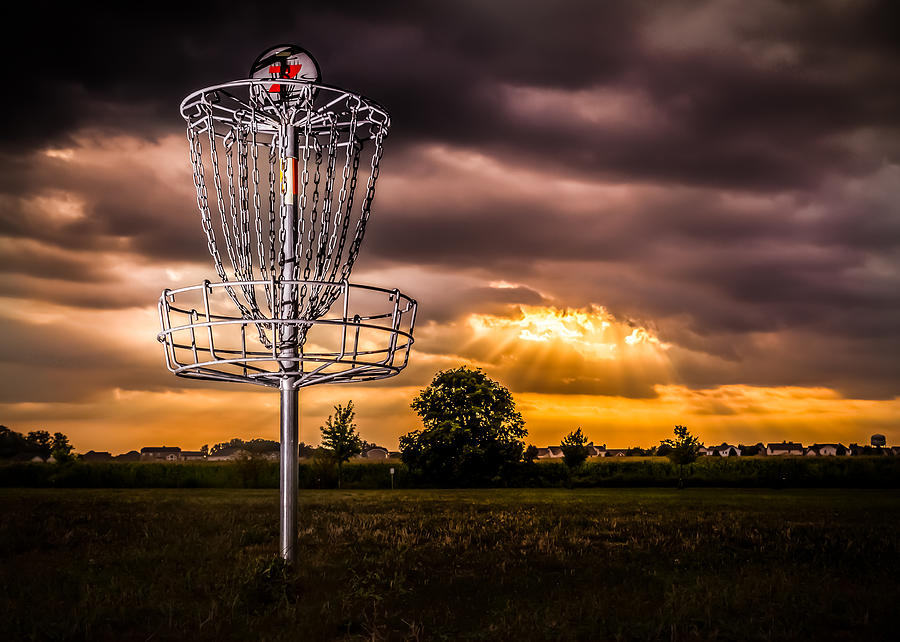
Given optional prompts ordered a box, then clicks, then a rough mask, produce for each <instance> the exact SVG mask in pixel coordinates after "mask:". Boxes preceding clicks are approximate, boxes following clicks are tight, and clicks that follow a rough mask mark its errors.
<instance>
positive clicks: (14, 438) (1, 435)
mask: <svg viewBox="0 0 900 642" xmlns="http://www.w3.org/2000/svg"><path fill="white" fill-rule="evenodd" d="M31 449H32V446H31V444H30V443H29V442H28V440H27V439H26V438H25V437H24V436H23V435H22V433H18V432H16V431H15V430H10V429H9V428H7V427H6V426H0V457H15V456H16V455H18V454H20V453H26V452H30V451H31Z"/></svg>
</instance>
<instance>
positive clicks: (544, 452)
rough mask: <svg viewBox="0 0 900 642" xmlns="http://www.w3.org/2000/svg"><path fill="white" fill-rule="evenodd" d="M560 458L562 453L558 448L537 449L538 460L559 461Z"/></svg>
mask: <svg viewBox="0 0 900 642" xmlns="http://www.w3.org/2000/svg"><path fill="white" fill-rule="evenodd" d="M562 456H563V451H562V448H560V447H559V446H547V447H546V448H538V454H537V458H538V459H560V458H561V457H562Z"/></svg>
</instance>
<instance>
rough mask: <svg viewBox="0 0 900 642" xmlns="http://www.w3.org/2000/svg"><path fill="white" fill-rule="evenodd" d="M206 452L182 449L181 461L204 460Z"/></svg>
mask: <svg viewBox="0 0 900 642" xmlns="http://www.w3.org/2000/svg"><path fill="white" fill-rule="evenodd" d="M205 459H206V454H205V453H204V452H203V451H202V450H182V451H181V461H204V460H205Z"/></svg>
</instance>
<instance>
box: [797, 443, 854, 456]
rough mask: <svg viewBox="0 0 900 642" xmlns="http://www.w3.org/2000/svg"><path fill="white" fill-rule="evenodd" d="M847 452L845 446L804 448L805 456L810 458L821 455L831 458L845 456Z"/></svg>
mask: <svg viewBox="0 0 900 642" xmlns="http://www.w3.org/2000/svg"><path fill="white" fill-rule="evenodd" d="M848 452H849V451H848V450H847V448H846V446H844V445H842V444H813V445H812V446H808V447H807V448H806V453H805V454H806V455H810V456H817V455H823V456H829V457H833V456H835V455H846V454H847V453H848Z"/></svg>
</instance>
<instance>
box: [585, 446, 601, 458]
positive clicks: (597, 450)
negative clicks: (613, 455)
mask: <svg viewBox="0 0 900 642" xmlns="http://www.w3.org/2000/svg"><path fill="white" fill-rule="evenodd" d="M587 450H588V457H606V444H604V445H602V446H595V445H594V444H593V443H590V444H588V445H587Z"/></svg>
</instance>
